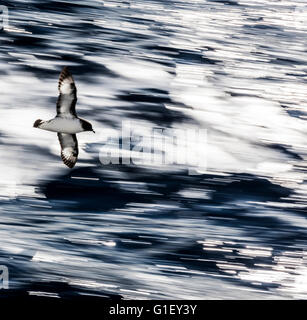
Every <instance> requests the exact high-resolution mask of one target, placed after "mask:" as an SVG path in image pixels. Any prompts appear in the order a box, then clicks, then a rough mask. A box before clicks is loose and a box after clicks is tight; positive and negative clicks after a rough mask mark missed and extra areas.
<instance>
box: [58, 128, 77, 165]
mask: <svg viewBox="0 0 307 320" xmlns="http://www.w3.org/2000/svg"><path fill="white" fill-rule="evenodd" d="M58 138H59V141H60V145H61V158H62V160H63V162H64V164H66V165H67V167H69V168H73V167H74V165H75V164H76V162H77V158H78V154H79V151H78V140H77V136H76V135H75V134H67V133H60V132H58Z"/></svg>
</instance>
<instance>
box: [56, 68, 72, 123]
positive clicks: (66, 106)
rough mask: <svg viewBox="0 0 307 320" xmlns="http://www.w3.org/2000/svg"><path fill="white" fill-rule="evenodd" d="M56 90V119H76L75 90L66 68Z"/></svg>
mask: <svg viewBox="0 0 307 320" xmlns="http://www.w3.org/2000/svg"><path fill="white" fill-rule="evenodd" d="M58 88H59V92H60V94H59V97H58V101H57V117H76V116H77V114H76V103H77V88H76V86H75V82H74V79H73V77H72V75H71V73H70V72H69V70H68V68H67V67H64V68H63V70H62V72H61V74H60V78H59V86H58Z"/></svg>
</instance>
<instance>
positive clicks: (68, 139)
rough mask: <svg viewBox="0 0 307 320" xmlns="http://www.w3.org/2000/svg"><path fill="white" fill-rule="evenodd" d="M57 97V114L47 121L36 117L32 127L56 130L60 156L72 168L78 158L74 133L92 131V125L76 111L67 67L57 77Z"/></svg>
mask: <svg viewBox="0 0 307 320" xmlns="http://www.w3.org/2000/svg"><path fill="white" fill-rule="evenodd" d="M58 88H59V92H60V94H59V97H58V101H57V104H56V110H57V115H56V116H55V118H53V119H51V120H47V121H43V120H41V119H38V120H36V121H35V122H34V125H33V127H34V128H39V129H43V130H48V131H53V132H57V134H58V138H59V142H60V145H61V158H62V160H63V162H64V164H66V165H67V166H68V167H69V168H73V167H74V165H75V164H76V162H77V158H78V153H79V151H78V140H77V136H76V133H79V132H82V131H93V132H95V131H94V130H93V128H92V125H91V124H90V123H89V122H88V121H86V120H83V119H80V118H79V117H78V116H77V113H76V103H77V88H76V86H75V82H74V79H73V77H72V75H71V73H70V72H69V71H68V68H67V67H64V68H63V70H62V72H61V74H60V78H59V87H58Z"/></svg>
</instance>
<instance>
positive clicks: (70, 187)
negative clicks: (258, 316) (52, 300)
mask: <svg viewBox="0 0 307 320" xmlns="http://www.w3.org/2000/svg"><path fill="white" fill-rule="evenodd" d="M0 4H1V5H5V6H7V7H8V9H9V24H8V26H6V27H5V28H4V29H2V31H1V32H0V43H1V46H0V93H1V95H0V105H1V107H0V174H1V180H0V210H1V219H0V239H1V245H0V264H1V265H5V266H7V267H8V269H9V286H10V289H9V290H6V291H5V290H2V291H1V292H0V294H1V295H2V296H5V295H14V294H20V293H23V294H24V293H26V292H29V293H30V294H31V295H41V296H60V297H71V296H77V295H80V296H85V295H86V296H88V295H90V296H96V297H97V296H102V297H112V298H120V297H122V298H129V299H131V298H135V299H154V298H156V299H157V298H158V299H170V298H174V299H214V298H221V299H246V298H251V299H253V298H254V299H275V298H296V299H297V298H299V299H305V298H306V297H307V262H306V257H307V255H306V249H307V248H306V240H307V233H306V232H307V223H306V199H307V198H306V192H307V191H306V186H305V179H306V162H305V159H306V134H307V126H306V120H305V119H306V110H307V99H306V88H307V83H306V79H307V73H306V72H307V68H306V62H307V53H306V40H305V39H306V31H307V30H306V28H307V27H306V26H307V24H306V23H304V22H305V20H304V19H305V15H304V12H305V11H304V10H305V8H304V6H303V5H302V3H301V2H299V1H287V2H272V1H265V0H259V1H245V0H242V1H240V0H238V1H197V0H194V1H175V0H174V1H170V0H164V1H34V0H33V1H2V2H1V3H0ZM302 13H303V14H302ZM64 65H68V66H69V67H70V70H71V72H72V73H73V74H74V78H75V81H76V84H77V88H78V105H77V110H78V112H79V115H80V116H82V117H84V118H86V119H88V120H89V121H91V122H92V123H93V125H94V128H95V130H96V132H97V133H96V135H94V134H92V133H81V134H79V135H78V139H79V145H80V155H79V160H78V162H77V165H76V167H75V168H74V169H73V170H69V169H68V168H66V167H65V166H64V165H63V164H62V163H61V159H60V157H59V145H58V141H57V138H56V135H55V134H53V133H51V132H46V131H38V130H37V129H34V128H32V124H33V122H34V120H36V119H38V118H42V119H49V118H52V117H53V115H54V113H55V103H56V99H57V79H58V75H59V72H60V70H61V69H62V67H63V66H64ZM128 121H130V122H131V125H132V128H133V131H134V132H136V133H137V134H139V135H144V136H147V137H148V136H150V134H151V132H152V130H153V128H158V129H160V130H161V129H164V130H166V129H168V130H170V129H179V130H185V129H189V128H198V129H206V130H207V144H206V159H204V158H203V157H199V159H198V162H197V163H198V165H199V167H196V168H194V167H193V166H192V169H193V170H194V169H195V172H194V173H198V174H191V171H190V169H191V166H187V165H184V164H182V163H180V162H179V163H178V164H172V163H168V164H161V163H159V161H158V162H157V161H156V162H150V161H147V162H146V161H145V162H143V163H138V164H136V163H126V164H125V163H124V164H109V165H108V164H102V162H103V159H104V155H105V154H104V153H102V151H101V150H102V148H103V147H105V146H106V142H107V137H108V136H109V135H111V136H113V140H111V141H113V145H110V144H109V145H108V144H107V146H109V147H110V148H111V149H112V150H113V151H114V150H115V152H116V150H117V148H118V147H120V146H121V144H122V143H123V141H122V140H121V139H119V140H116V134H117V133H118V132H121V130H122V125H123V124H125V123H127V122H128ZM114 136H115V138H114ZM116 141H117V142H118V143H117V144H116ZM202 147H203V144H202V143H200V142H199V141H196V142H195V141H189V143H188V146H187V147H184V146H182V145H180V144H179V145H178V150H179V151H178V152H179V154H180V156H184V155H185V154H186V153H187V154H191V153H192V154H194V155H195V156H196V155H197V152H196V153H195V151H197V150H199V149H201V148H202ZM103 150H105V149H103ZM163 154H164V156H165V157H168V156H169V154H170V152H169V149H168V148H166V149H165V150H164V152H163ZM126 156H127V155H123V157H126ZM123 162H125V161H123ZM135 162H136V161H135ZM205 162H206V165H205V164H204V163H205Z"/></svg>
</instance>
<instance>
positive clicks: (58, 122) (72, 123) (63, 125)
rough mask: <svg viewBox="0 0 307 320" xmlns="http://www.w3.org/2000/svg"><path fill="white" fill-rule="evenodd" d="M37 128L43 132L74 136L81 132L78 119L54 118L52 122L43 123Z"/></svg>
mask: <svg viewBox="0 0 307 320" xmlns="http://www.w3.org/2000/svg"><path fill="white" fill-rule="evenodd" d="M39 128H40V129H43V130H48V131H53V132H61V133H69V134H74V133H78V132H82V131H83V128H82V126H81V123H80V120H79V119H78V118H61V117H56V118H54V119H52V120H49V121H45V122H43V123H42V124H41V125H40V126H39Z"/></svg>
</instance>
